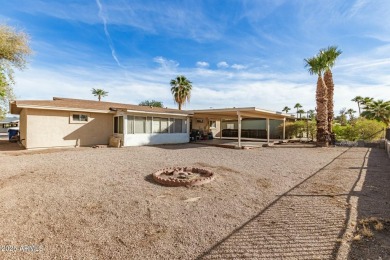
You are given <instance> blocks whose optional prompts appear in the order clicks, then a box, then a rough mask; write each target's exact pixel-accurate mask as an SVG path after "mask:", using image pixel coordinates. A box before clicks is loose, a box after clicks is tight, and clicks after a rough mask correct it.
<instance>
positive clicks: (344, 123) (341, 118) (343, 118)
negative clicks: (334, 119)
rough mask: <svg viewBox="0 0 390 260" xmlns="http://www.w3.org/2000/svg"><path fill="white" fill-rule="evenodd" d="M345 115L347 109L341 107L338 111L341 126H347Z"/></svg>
mask: <svg viewBox="0 0 390 260" xmlns="http://www.w3.org/2000/svg"><path fill="white" fill-rule="evenodd" d="M346 114H347V108H346V107H343V108H342V109H341V110H340V119H339V120H340V124H341V125H346V124H347V117H346Z"/></svg>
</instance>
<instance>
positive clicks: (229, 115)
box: [193, 107, 295, 147]
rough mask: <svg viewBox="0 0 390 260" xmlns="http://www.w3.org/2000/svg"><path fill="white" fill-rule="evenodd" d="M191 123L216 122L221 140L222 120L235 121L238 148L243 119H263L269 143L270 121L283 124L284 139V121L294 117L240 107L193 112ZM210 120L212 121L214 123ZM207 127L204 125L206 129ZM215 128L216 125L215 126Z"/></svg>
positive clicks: (254, 108)
mask: <svg viewBox="0 0 390 260" xmlns="http://www.w3.org/2000/svg"><path fill="white" fill-rule="evenodd" d="M193 113H194V115H193V122H199V123H203V125H204V122H203V120H204V121H205V123H206V124H208V123H209V122H210V119H214V120H218V121H219V122H220V123H219V129H218V130H219V133H220V134H219V138H220V139H222V137H223V136H222V130H223V129H222V122H223V120H229V119H230V120H237V123H238V124H237V130H238V136H237V138H238V146H239V147H241V139H242V120H243V119H265V131H266V140H267V143H270V134H271V131H270V120H280V121H282V122H283V131H282V139H283V140H284V139H286V120H294V119H295V116H293V115H290V114H285V113H281V112H275V111H270V110H264V109H260V108H256V107H242V108H220V109H203V110H193ZM214 120H212V121H214ZM207 126H209V125H206V127H207ZM216 128H218V127H217V125H216Z"/></svg>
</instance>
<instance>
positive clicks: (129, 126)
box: [127, 116, 134, 134]
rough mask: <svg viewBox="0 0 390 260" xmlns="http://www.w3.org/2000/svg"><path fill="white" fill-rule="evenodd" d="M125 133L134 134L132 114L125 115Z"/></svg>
mask: <svg viewBox="0 0 390 260" xmlns="http://www.w3.org/2000/svg"><path fill="white" fill-rule="evenodd" d="M127 133H128V134H134V116H127Z"/></svg>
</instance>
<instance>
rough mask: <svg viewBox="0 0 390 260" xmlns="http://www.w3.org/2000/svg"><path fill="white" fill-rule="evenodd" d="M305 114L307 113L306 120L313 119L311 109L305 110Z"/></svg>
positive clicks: (313, 115)
mask: <svg viewBox="0 0 390 260" xmlns="http://www.w3.org/2000/svg"><path fill="white" fill-rule="evenodd" d="M306 113H307V118H310V119H313V118H314V117H315V114H314V110H313V109H310V110H307V111H306Z"/></svg>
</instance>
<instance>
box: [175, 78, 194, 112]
mask: <svg viewBox="0 0 390 260" xmlns="http://www.w3.org/2000/svg"><path fill="white" fill-rule="evenodd" d="M191 83H192V82H191V81H189V80H188V79H187V78H186V77H185V76H183V75H180V76H177V77H176V78H175V79H172V80H171V86H172V87H171V92H172V94H173V99H174V101H175V103H176V104H178V105H179V110H181V107H182V105H183V104H184V103H185V102H186V101H187V102H190V98H191V90H192V85H191Z"/></svg>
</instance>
